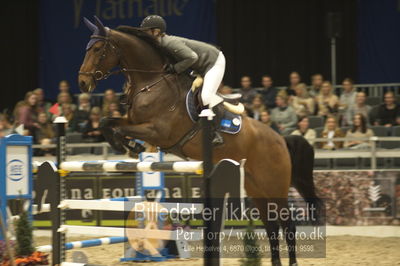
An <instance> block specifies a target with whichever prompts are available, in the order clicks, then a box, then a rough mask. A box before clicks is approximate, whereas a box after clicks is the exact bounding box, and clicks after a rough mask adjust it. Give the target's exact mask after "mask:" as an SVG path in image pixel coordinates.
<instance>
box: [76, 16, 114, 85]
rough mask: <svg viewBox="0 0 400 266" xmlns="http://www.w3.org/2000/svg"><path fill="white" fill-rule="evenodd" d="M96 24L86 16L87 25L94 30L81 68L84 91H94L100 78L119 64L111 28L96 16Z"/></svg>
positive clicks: (80, 77)
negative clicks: (111, 38)
mask: <svg viewBox="0 0 400 266" xmlns="http://www.w3.org/2000/svg"><path fill="white" fill-rule="evenodd" d="M94 19H95V24H93V23H92V22H90V21H89V20H88V19H87V18H84V22H85V24H86V26H87V27H88V28H89V29H90V30H91V31H92V32H93V35H92V36H90V41H89V43H88V44H87V46H86V55H85V58H84V60H83V64H82V66H81V68H80V70H79V78H78V81H79V87H80V89H81V91H83V92H92V91H93V90H94V89H95V88H96V82H97V81H98V80H102V79H105V78H107V77H108V76H109V74H110V70H111V69H112V68H114V67H116V66H117V65H118V64H119V57H118V54H117V51H116V47H115V45H114V44H113V43H112V41H111V40H110V29H108V28H106V27H104V25H103V23H102V22H101V21H100V19H98V18H97V17H96V16H95V17H94Z"/></svg>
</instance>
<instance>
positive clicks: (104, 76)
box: [78, 35, 165, 86]
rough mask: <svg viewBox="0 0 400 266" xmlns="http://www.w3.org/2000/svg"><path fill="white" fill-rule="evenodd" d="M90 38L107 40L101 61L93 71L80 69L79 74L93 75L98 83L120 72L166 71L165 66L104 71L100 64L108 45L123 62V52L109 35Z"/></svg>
mask: <svg viewBox="0 0 400 266" xmlns="http://www.w3.org/2000/svg"><path fill="white" fill-rule="evenodd" d="M90 38H91V39H100V40H103V41H104V42H105V44H104V45H103V47H102V48H101V49H102V51H101V52H102V53H101V56H100V59H99V61H98V62H97V63H96V65H95V70H94V71H92V72H83V71H79V72H78V74H79V75H86V76H91V77H92V78H93V80H94V81H95V82H96V83H97V81H99V80H104V79H107V78H108V77H110V76H112V75H118V74H121V73H125V72H141V73H165V67H163V68H162V69H161V70H144V69H136V68H119V69H116V70H114V71H107V72H105V73H103V71H101V70H99V68H100V65H101V63H102V61H103V60H104V58H106V55H107V47H108V46H110V47H111V49H112V51H114V53H115V54H116V55H117V57H118V60H119V62H120V63H121V62H122V57H121V53H120V52H119V50H118V48H117V46H116V45H115V44H114V43H113V41H112V40H111V39H110V38H109V37H108V36H102V35H92V36H90ZM154 85H155V84H154ZM154 85H153V86H154Z"/></svg>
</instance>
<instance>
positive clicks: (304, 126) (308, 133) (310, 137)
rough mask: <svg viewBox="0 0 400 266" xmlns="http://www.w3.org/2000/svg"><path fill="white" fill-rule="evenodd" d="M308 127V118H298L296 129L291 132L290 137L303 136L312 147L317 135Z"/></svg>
mask: <svg viewBox="0 0 400 266" xmlns="http://www.w3.org/2000/svg"><path fill="white" fill-rule="evenodd" d="M309 126H310V124H309V121H308V117H307V116H302V117H300V118H299V122H297V129H296V130H295V131H293V132H292V134H291V135H298V136H303V137H304V138H305V139H306V140H307V141H308V143H310V144H311V145H314V139H315V138H316V136H317V133H316V132H315V130H314V129H312V128H309Z"/></svg>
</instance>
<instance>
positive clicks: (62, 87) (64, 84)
mask: <svg viewBox="0 0 400 266" xmlns="http://www.w3.org/2000/svg"><path fill="white" fill-rule="evenodd" d="M70 88H71V86H70V85H69V82H68V81H66V80H61V81H60V83H58V89H59V91H60V92H59V93H62V92H65V93H68V94H69V95H70V96H71V98H72V94H71V91H70Z"/></svg>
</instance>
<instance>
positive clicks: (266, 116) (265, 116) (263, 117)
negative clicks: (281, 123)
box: [260, 109, 280, 134]
mask: <svg viewBox="0 0 400 266" xmlns="http://www.w3.org/2000/svg"><path fill="white" fill-rule="evenodd" d="M260 121H261V123H263V124H266V125H267V126H270V127H271V128H272V129H273V130H275V131H276V132H277V133H278V134H280V132H279V128H278V126H277V124H276V123H275V122H274V121H272V120H271V116H270V113H269V110H268V109H265V110H264V111H262V112H261V114H260Z"/></svg>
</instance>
